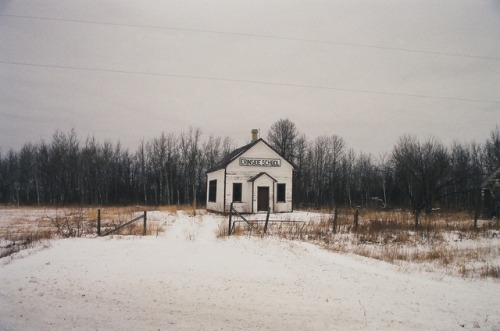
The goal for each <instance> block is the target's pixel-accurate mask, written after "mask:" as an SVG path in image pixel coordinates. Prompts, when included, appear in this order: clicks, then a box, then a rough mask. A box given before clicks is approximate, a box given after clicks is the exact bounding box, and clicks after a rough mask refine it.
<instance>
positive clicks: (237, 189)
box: [233, 183, 242, 202]
mask: <svg viewBox="0 0 500 331" xmlns="http://www.w3.org/2000/svg"><path fill="white" fill-rule="evenodd" d="M241 186H242V185H241V183H233V202H241Z"/></svg>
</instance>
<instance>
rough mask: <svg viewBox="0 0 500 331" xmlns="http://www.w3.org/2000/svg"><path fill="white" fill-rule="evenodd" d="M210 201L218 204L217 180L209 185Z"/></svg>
mask: <svg viewBox="0 0 500 331" xmlns="http://www.w3.org/2000/svg"><path fill="white" fill-rule="evenodd" d="M208 201H209V202H216V201H217V180H216V179H215V180H211V181H210V182H209V183H208Z"/></svg>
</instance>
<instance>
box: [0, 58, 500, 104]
mask: <svg viewBox="0 0 500 331" xmlns="http://www.w3.org/2000/svg"><path fill="white" fill-rule="evenodd" d="M0 64H5V65H14V66H25V67H38V68H53V69H62V70H77V71H93V72H106V73H114V74H128V75H142V76H157V77H173V78H184V79H196V80H207V81H218V82H228V83H241V84H253V85H269V86H283V87H293V88H306V89H318V90H330V91H339V92H352V93H363V94H378V95H389V96H401V97H413V98H425V99H439V100H453V101H465V102H474V103H487V104H500V101H499V100H484V99H470V98H458V97H449V96H435V95H425V94H413V93H399V92H390V91H377V90H362V89H350V88H342V87H334V86H322V85H306V84H293V83H281V82H268V81H258V80H247V79H234V78H222V77H210V76H196V75H183V74H169V73H155V72H144V71H129V70H118V69H102V68H91V67H75V66H62V65H51V64H37V63H27V62H14V61H1V60H0Z"/></svg>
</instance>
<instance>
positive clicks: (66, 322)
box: [0, 212, 500, 330]
mask: <svg viewBox="0 0 500 331" xmlns="http://www.w3.org/2000/svg"><path fill="white" fill-rule="evenodd" d="M148 217H152V218H153V219H156V220H157V221H159V222H162V223H163V224H164V225H165V229H166V231H165V233H162V234H159V236H158V237H156V236H147V237H139V236H126V237H123V236H112V237H103V238H72V239H61V240H52V241H51V245H50V247H48V248H46V249H43V250H40V249H37V250H35V251H33V252H32V253H31V254H30V252H20V253H18V255H17V256H14V258H13V259H11V260H5V259H4V260H5V261H2V262H3V263H1V264H0V284H2V286H1V287H0V330H68V329H74V330H125V329H128V330H130V329H136V330H220V329H224V330H263V329H264V330H265V329H269V330H285V329H287V330H337V329H338V330H340V329H344V330H345V329H349V330H417V329H418V330H421V329H432V330H452V329H475V328H481V329H485V330H500V312H499V310H498V306H499V304H500V295H499V293H500V283H499V282H498V281H492V280H467V279H465V280H464V279H459V278H455V277H444V278H442V279H439V278H437V277H435V276H433V275H432V274H426V273H413V274H409V273H403V272H400V271H399V270H398V269H397V267H395V266H393V265H391V264H388V263H384V262H380V261H377V260H372V259H368V258H363V257H359V256H355V255H349V254H337V253H332V252H328V251H326V250H323V249H321V248H319V247H317V246H314V245H310V244H307V243H302V242H295V241H288V240H282V239H278V238H272V237H266V238H264V239H261V238H257V237H230V238H221V239H217V238H216V232H217V229H218V226H219V224H220V223H221V222H224V224H225V222H227V220H226V219H224V218H222V217H219V216H214V215H202V216H196V217H193V216H188V215H186V214H185V213H183V212H178V213H177V215H171V214H168V213H161V212H155V213H148Z"/></svg>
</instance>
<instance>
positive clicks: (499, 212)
mask: <svg viewBox="0 0 500 331" xmlns="http://www.w3.org/2000/svg"><path fill="white" fill-rule="evenodd" d="M481 193H482V200H483V213H482V214H483V216H486V217H499V216H500V168H498V169H497V170H496V171H494V172H493V173H492V174H491V175H489V176H488V177H487V178H486V179H485V180H484V181H483V183H482V185H481Z"/></svg>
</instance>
